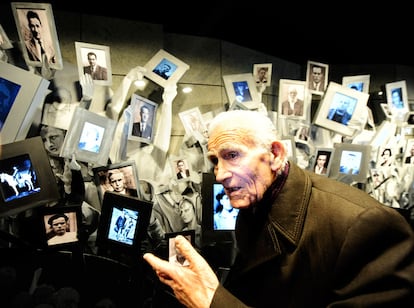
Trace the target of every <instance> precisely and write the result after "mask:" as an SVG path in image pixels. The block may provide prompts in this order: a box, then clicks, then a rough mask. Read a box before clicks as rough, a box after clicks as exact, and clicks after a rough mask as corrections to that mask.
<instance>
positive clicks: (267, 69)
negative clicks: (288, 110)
mask: <svg viewBox="0 0 414 308" xmlns="http://www.w3.org/2000/svg"><path fill="white" fill-rule="evenodd" d="M253 77H254V80H255V81H256V85H257V86H261V85H265V86H266V87H268V86H270V84H271V82H272V63H262V64H254V65H253Z"/></svg>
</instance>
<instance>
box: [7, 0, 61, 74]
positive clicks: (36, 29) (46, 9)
mask: <svg viewBox="0 0 414 308" xmlns="http://www.w3.org/2000/svg"><path fill="white" fill-rule="evenodd" d="M11 8H12V11H13V16H14V20H15V22H16V28H17V33H18V35H19V39H20V41H21V44H22V53H23V57H24V59H25V61H26V63H27V65H29V66H33V67H42V66H43V65H44V62H46V61H47V63H48V64H47V65H48V66H49V67H50V68H52V69H55V70H62V69H63V60H62V54H61V51H60V45H59V39H58V35H57V32H56V25H55V19H54V16H53V10H52V5H51V4H50V3H33V2H11Z"/></svg>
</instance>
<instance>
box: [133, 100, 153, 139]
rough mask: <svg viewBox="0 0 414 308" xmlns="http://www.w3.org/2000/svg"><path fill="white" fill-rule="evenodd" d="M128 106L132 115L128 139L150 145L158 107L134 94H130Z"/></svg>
mask: <svg viewBox="0 0 414 308" xmlns="http://www.w3.org/2000/svg"><path fill="white" fill-rule="evenodd" d="M130 105H131V110H132V114H131V118H130V122H129V128H128V139H129V140H135V141H140V142H143V143H147V144H149V143H152V142H153V140H154V135H155V124H156V122H155V121H156V116H157V108H158V105H157V104H156V103H154V102H153V101H151V100H149V99H147V98H145V97H142V96H140V95H138V94H135V93H134V94H132V97H131V104H130Z"/></svg>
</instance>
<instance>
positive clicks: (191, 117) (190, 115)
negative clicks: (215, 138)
mask: <svg viewBox="0 0 414 308" xmlns="http://www.w3.org/2000/svg"><path fill="white" fill-rule="evenodd" d="M178 116H179V117H180V120H181V122H182V123H183V126H184V130H185V132H186V134H188V135H190V136H191V135H192V136H194V137H195V138H196V139H197V140H199V141H204V140H206V138H207V126H206V124H205V123H204V120H203V115H202V114H201V111H200V108H198V107H194V108H191V109H188V110H185V111H182V112H180V113H179V114H178Z"/></svg>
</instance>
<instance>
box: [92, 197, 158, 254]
mask: <svg viewBox="0 0 414 308" xmlns="http://www.w3.org/2000/svg"><path fill="white" fill-rule="evenodd" d="M151 212H152V203H151V202H148V201H144V200H140V199H138V198H134V197H130V196H127V195H121V194H117V193H114V192H110V191H106V192H105V194H104V198H103V203H102V209H101V217H100V220H99V225H98V230H97V234H96V245H97V247H98V254H100V255H109V256H111V257H115V258H117V257H122V256H123V255H125V254H127V255H128V256H130V257H137V256H138V254H139V253H140V247H141V241H142V240H143V238H144V237H145V236H146V232H147V228H148V225H149V221H150V216H151Z"/></svg>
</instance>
